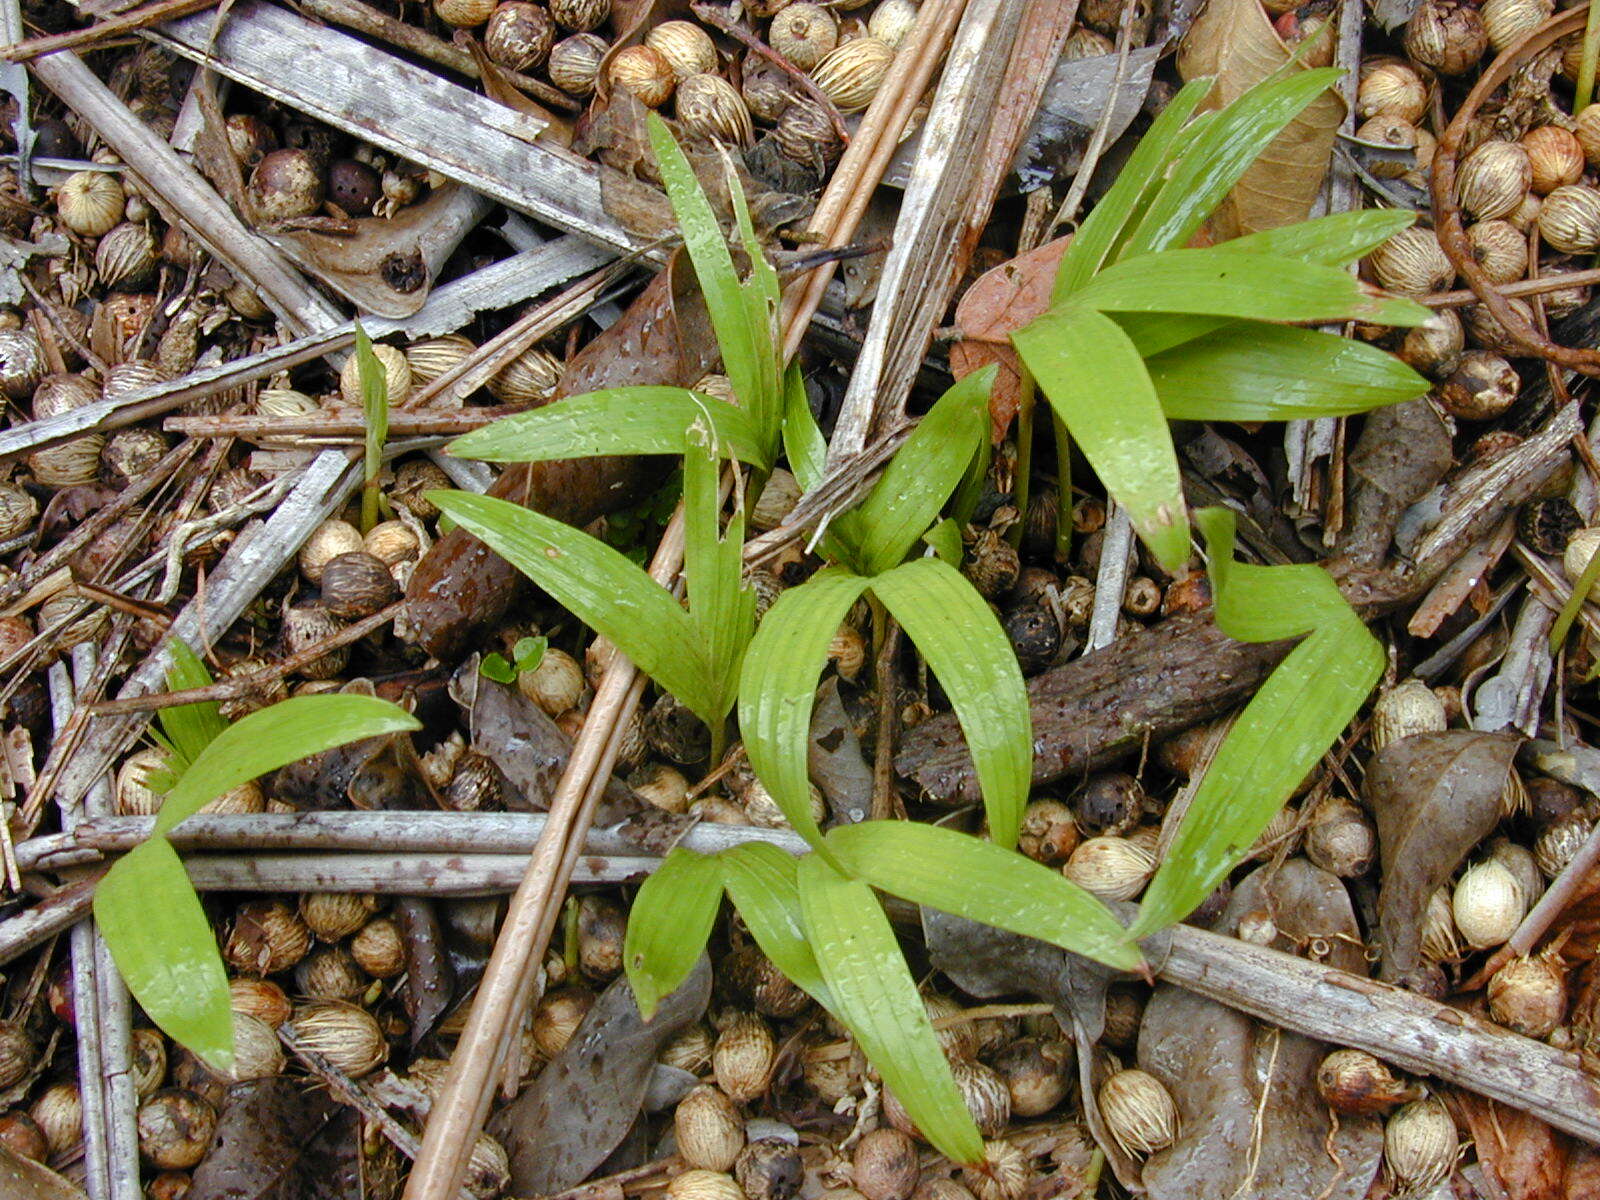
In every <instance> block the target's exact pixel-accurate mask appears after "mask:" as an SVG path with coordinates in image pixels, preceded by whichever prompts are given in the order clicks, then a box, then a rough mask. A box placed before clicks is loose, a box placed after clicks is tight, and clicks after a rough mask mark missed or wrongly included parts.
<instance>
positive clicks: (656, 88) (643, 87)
mask: <svg viewBox="0 0 1600 1200" xmlns="http://www.w3.org/2000/svg"><path fill="white" fill-rule="evenodd" d="M606 78H607V79H609V80H610V81H611V86H612V87H619V88H622V89H623V90H624V91H628V92H631V93H633V97H634V99H636V100H638V101H639V103H640V104H642V105H644V106H645V107H646V108H660V107H661V106H662V105H663V104H665V103H666V102H667V101H668V100H669V99H671V98H672V89H673V88H674V87H675V86H677V82H678V77H677V73H676V72H675V71H674V70H673V68H672V64H671V63H670V62H668V61H667V58H666V56H665V55H663V54H662V53H661V52H660V51H659V50H657V49H655V48H654V47H652V46H646V45H637V46H626V47H624V48H623V49H622V50H621V51H619V52H618V53H617V56H616V57H615V58H613V59H612V60H611V65H610V66H609V67H608V68H607V69H606Z"/></svg>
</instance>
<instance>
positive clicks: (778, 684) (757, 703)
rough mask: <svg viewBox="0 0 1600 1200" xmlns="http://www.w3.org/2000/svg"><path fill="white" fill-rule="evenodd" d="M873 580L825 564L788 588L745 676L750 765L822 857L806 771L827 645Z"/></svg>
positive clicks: (759, 635) (766, 621)
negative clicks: (810, 575)
mask: <svg viewBox="0 0 1600 1200" xmlns="http://www.w3.org/2000/svg"><path fill="white" fill-rule="evenodd" d="M868 582H869V581H868V580H866V579H864V578H862V577H861V576H859V575H854V574H851V573H850V572H849V571H846V570H844V569H843V568H841V567H825V568H823V569H822V570H820V571H818V572H817V573H816V574H815V575H813V576H812V577H811V578H810V579H808V580H806V581H805V583H803V584H801V585H800V586H799V587H792V588H789V589H788V590H787V591H785V592H783V593H782V594H781V595H780V596H779V597H778V599H777V601H776V602H775V603H774V604H773V606H772V607H771V608H770V609H769V610H768V611H767V615H766V616H765V617H764V618H763V619H762V621H761V624H760V626H759V627H758V628H757V629H756V636H755V638H754V639H753V640H752V641H751V642H750V649H749V651H748V652H747V653H746V654H745V658H744V671H743V673H742V675H741V677H740V680H739V730H740V732H741V733H742V734H743V735H744V748H745V754H746V755H747V756H748V757H749V759H750V768H751V770H753V771H754V772H755V773H756V775H757V777H758V778H759V779H760V780H761V782H762V783H764V784H765V785H766V787H767V790H768V791H769V792H771V793H772V798H773V800H775V801H776V802H777V804H778V807H779V808H780V809H782V810H783V815H784V816H786V817H788V818H789V824H791V825H793V826H794V828H795V831H796V832H797V833H799V834H800V836H801V837H803V838H805V839H806V841H808V842H810V843H811V845H812V846H813V847H815V848H817V849H819V850H820V851H821V852H822V853H823V854H824V855H826V854H827V853H828V851H826V850H825V849H823V847H822V831H821V830H820V829H818V827H817V823H816V821H814V820H813V819H812V817H811V793H810V789H809V777H808V775H807V772H806V747H807V746H808V745H809V744H810V740H811V709H812V706H813V704H814V703H815V700H816V689H817V678H818V676H820V675H821V674H822V668H823V666H824V664H826V663H827V661H828V645H829V643H830V642H832V640H833V636H834V634H836V633H837V632H838V631H839V622H841V621H843V620H844V618H845V614H846V613H848V612H849V611H850V606H851V605H852V604H854V603H855V602H856V599H857V597H859V596H860V595H861V593H862V592H863V591H865V590H866V587H867V584H868ZM992 619H993V618H992V617H991V620H992Z"/></svg>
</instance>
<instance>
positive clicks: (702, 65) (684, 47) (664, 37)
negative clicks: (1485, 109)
mask: <svg viewBox="0 0 1600 1200" xmlns="http://www.w3.org/2000/svg"><path fill="white" fill-rule="evenodd" d="M644 44H645V45H646V46H649V47H650V49H652V50H654V51H655V52H656V53H657V54H659V55H661V57H662V58H664V59H666V60H667V64H668V65H669V66H671V68H672V75H673V78H674V79H676V80H677V81H678V82H679V83H682V82H683V81H684V80H685V79H687V78H689V76H691V75H704V74H708V73H710V72H712V71H715V70H716V69H717V48H716V46H714V45H712V43H711V37H710V35H709V34H707V33H706V31H705V30H704V29H701V28H700V26H698V25H696V24H695V23H694V22H693V21H663V22H661V24H659V25H657V26H655V27H654V28H653V29H651V30H650V32H649V33H647V34H645V35H644Z"/></svg>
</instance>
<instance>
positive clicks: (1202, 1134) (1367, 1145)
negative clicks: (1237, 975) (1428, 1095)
mask: <svg viewBox="0 0 1600 1200" xmlns="http://www.w3.org/2000/svg"><path fill="white" fill-rule="evenodd" d="M1258 910H1259V911H1265V912H1268V913H1269V914H1270V915H1271V917H1272V919H1273V921H1274V923H1275V924H1276V925H1277V928H1278V939H1277V941H1276V942H1275V946H1276V948H1277V949H1280V950H1299V951H1301V952H1302V953H1304V952H1306V951H1307V949H1308V948H1309V949H1310V950H1311V952H1313V953H1315V952H1317V951H1321V953H1322V958H1323V961H1326V962H1328V963H1330V964H1332V965H1333V966H1337V967H1339V968H1341V969H1343V970H1347V971H1356V972H1363V973H1364V966H1365V964H1364V962H1363V959H1362V953H1361V943H1360V929H1359V927H1358V926H1357V924H1356V919H1355V913H1354V912H1353V911H1352V909H1351V907H1350V897H1349V894H1348V893H1347V892H1346V891H1345V889H1344V885H1343V884H1342V883H1341V882H1340V881H1339V880H1338V879H1337V878H1336V877H1335V876H1333V875H1330V874H1328V873H1327V872H1326V871H1322V870H1320V869H1318V868H1317V867H1314V866H1312V865H1311V864H1310V863H1309V862H1306V861H1305V860H1304V859H1290V860H1289V861H1288V862H1286V863H1284V864H1283V866H1282V867H1281V868H1278V869H1276V870H1274V869H1273V868H1271V867H1263V868H1261V869H1260V870H1258V871H1256V872H1255V873H1254V874H1252V875H1251V876H1250V877H1249V878H1247V879H1246V880H1245V881H1244V882H1243V883H1241V884H1240V885H1239V887H1238V888H1237V889H1236V890H1235V891H1234V894H1233V897H1232V899H1231V900H1230V901H1229V904H1228V909H1227V912H1226V913H1225V914H1224V916H1223V920H1222V924H1221V926H1220V928H1219V931H1220V932H1232V931H1233V930H1234V929H1235V928H1237V926H1238V923H1239V920H1240V918H1241V917H1243V916H1246V915H1248V914H1251V913H1254V912H1256V911H1258ZM1327 1050H1328V1047H1327V1046H1325V1045H1323V1044H1322V1043H1320V1042H1317V1041H1313V1040H1312V1039H1310V1038H1306V1037H1301V1036H1299V1035H1298V1034H1292V1033H1287V1032H1284V1031H1283V1030H1280V1029H1277V1028H1275V1027H1273V1026H1269V1025H1263V1024H1260V1023H1258V1022H1256V1021H1254V1020H1252V1019H1251V1018H1250V1017H1247V1016H1245V1015H1244V1014H1243V1013H1240V1012H1238V1011H1236V1010H1234V1009H1231V1008H1227V1007H1225V1006H1224V1005H1221V1004H1218V1003H1216V1002H1214V1001H1212V1000H1207V999H1205V998H1203V997H1201V996H1197V995H1195V994H1194V993H1193V992H1187V991H1184V990H1183V989H1182V988H1179V987H1175V986H1173V985H1171V984H1162V985H1160V986H1158V987H1157V988H1156V990H1155V993H1154V994H1153V995H1152V996H1151V998H1150V1002H1149V1004H1148V1005H1146V1007H1145V1014H1144V1022H1143V1024H1142V1025H1141V1026H1140V1030H1139V1065H1140V1066H1141V1067H1142V1068H1144V1069H1145V1070H1146V1071H1149V1072H1150V1073H1151V1074H1153V1075H1155V1076H1156V1077H1157V1078H1158V1079H1160V1080H1161V1081H1162V1083H1164V1084H1165V1085H1166V1086H1167V1089H1168V1091H1170V1092H1171V1093H1172V1097H1173V1100H1174V1101H1175V1102H1176V1104H1177V1108H1178V1115H1179V1118H1180V1125H1179V1130H1178V1136H1177V1139H1176V1140H1175V1141H1174V1142H1173V1144H1172V1146H1171V1147H1169V1148H1168V1149H1166V1150H1162V1151H1158V1152H1157V1153H1156V1154H1153V1155H1152V1156H1151V1157H1150V1159H1149V1160H1148V1161H1147V1162H1146V1163H1145V1166H1144V1176H1143V1178H1144V1186H1145V1188H1146V1189H1147V1190H1148V1192H1149V1195H1150V1196H1151V1198H1152V1200H1190V1198H1191V1197H1195V1196H1226V1197H1231V1198H1232V1200H1304V1198H1305V1197H1310V1196H1319V1197H1323V1198H1324V1200H1361V1197H1363V1196H1365V1195H1366V1194H1367V1189H1368V1188H1369V1186H1370V1185H1371V1183H1372V1181H1373V1179H1374V1177H1375V1176H1376V1175H1377V1171H1378V1165H1379V1162H1380V1160H1381V1157H1382V1151H1383V1131H1382V1127H1381V1126H1380V1124H1379V1123H1378V1122H1377V1121H1376V1120H1374V1119H1372V1118H1360V1117H1357V1118H1352V1117H1344V1118H1342V1119H1340V1120H1339V1121H1338V1123H1337V1127H1336V1126H1335V1122H1334V1121H1333V1119H1332V1117H1331V1114H1330V1112H1329V1110H1328V1108H1327V1106H1326V1105H1324V1104H1323V1102H1322V1100H1321V1098H1320V1097H1319V1096H1318V1094H1317V1086H1316V1072H1317V1065H1318V1064H1319V1063H1320V1062H1321V1061H1322V1057H1323V1055H1324V1054H1326V1053H1327Z"/></svg>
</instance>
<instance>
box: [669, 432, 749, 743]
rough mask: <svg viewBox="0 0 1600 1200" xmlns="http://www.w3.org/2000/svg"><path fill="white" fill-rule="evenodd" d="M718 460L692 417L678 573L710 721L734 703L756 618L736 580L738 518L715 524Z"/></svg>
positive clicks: (719, 502) (713, 446)
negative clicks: (701, 661)
mask: <svg viewBox="0 0 1600 1200" xmlns="http://www.w3.org/2000/svg"><path fill="white" fill-rule="evenodd" d="M720 464H721V459H720V457H719V456H718V454H717V449H716V443H715V441H714V439H713V436H712V433H711V431H710V430H709V429H707V428H706V426H705V424H704V423H703V422H701V421H696V422H695V423H694V424H692V425H690V426H689V432H688V445H687V446H686V447H685V450H684V457H683V512H684V557H683V575H684V580H685V583H686V591H687V593H688V597H689V619H690V621H691V622H692V624H693V625H694V628H695V630H696V634H697V637H696V641H697V643H698V645H699V647H700V654H701V657H702V658H703V659H704V660H705V664H706V671H707V675H708V683H709V684H710V686H711V693H710V695H709V696H708V697H707V700H708V703H709V705H710V714H709V715H710V717H711V719H714V720H721V719H723V718H725V717H726V716H727V715H728V710H729V709H731V708H732V707H733V697H734V693H735V691H736V690H737V688H738V680H739V667H740V666H741V665H742V664H743V662H744V652H745V648H746V647H747V646H748V645H749V644H750V635H751V634H752V633H754V632H755V621H756V596H755V592H753V591H751V590H750V589H749V588H747V587H745V586H744V585H743V583H742V580H741V566H742V560H741V557H740V554H741V551H742V549H743V546H744V519H743V516H742V515H741V513H739V512H735V513H734V514H733V516H732V517H731V518H730V519H729V521H728V528H727V531H726V533H724V532H722V531H720V530H719V528H718V516H719V513H720V512H721V509H722V499H721V490H720V487H719V482H718V475H719V467H720Z"/></svg>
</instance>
